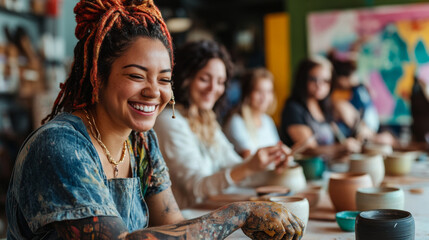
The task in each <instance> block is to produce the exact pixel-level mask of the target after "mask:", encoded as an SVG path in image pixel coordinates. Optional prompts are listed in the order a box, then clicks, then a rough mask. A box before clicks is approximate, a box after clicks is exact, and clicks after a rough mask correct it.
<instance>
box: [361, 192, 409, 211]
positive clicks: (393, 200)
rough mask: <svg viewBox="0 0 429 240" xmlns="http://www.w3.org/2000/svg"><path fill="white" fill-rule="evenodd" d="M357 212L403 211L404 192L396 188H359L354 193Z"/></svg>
mask: <svg viewBox="0 0 429 240" xmlns="http://www.w3.org/2000/svg"><path fill="white" fill-rule="evenodd" d="M356 207H357V210H358V211H367V210H374V209H399V210H403V209H404V191H402V189H400V188H396V187H371V188H359V189H358V190H357V192H356Z"/></svg>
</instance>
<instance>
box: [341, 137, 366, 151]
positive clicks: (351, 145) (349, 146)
mask: <svg viewBox="0 0 429 240" xmlns="http://www.w3.org/2000/svg"><path fill="white" fill-rule="evenodd" d="M343 146H344V147H345V148H346V150H347V151H348V152H352V153H359V152H361V151H362V143H361V142H360V141H359V140H357V139H356V138H347V139H346V140H345V141H344V143H343Z"/></svg>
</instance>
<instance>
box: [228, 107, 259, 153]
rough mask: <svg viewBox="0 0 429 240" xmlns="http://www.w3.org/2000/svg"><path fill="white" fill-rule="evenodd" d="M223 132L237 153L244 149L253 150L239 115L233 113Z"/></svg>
mask: <svg viewBox="0 0 429 240" xmlns="http://www.w3.org/2000/svg"><path fill="white" fill-rule="evenodd" d="M224 132H225V135H226V136H227V138H228V140H229V141H230V142H231V143H232V144H233V145H234V148H235V150H236V151H237V152H238V153H240V152H242V151H244V150H250V151H251V152H252V153H253V152H254V150H255V149H253V148H254V147H253V146H252V142H251V141H252V140H251V136H250V135H249V131H248V130H247V128H246V125H245V123H244V120H243V118H242V117H241V116H239V115H238V114H234V115H233V116H232V117H231V119H230V121H229V122H228V123H227V125H226V126H225V128H224Z"/></svg>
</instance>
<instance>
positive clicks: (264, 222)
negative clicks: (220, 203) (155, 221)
mask: <svg viewBox="0 0 429 240" xmlns="http://www.w3.org/2000/svg"><path fill="white" fill-rule="evenodd" d="M284 213H286V214H287V215H282V214H284ZM276 223H280V224H276ZM54 225H55V228H56V230H57V231H58V233H59V235H60V236H61V237H62V238H64V239H84V240H86V239H88V240H89V239H102V240H104V239H106V240H107V239H109V240H110V239H123V240H124V239H126V240H134V239H224V238H226V237H227V236H228V235H230V234H231V233H232V232H234V231H235V230H237V229H239V228H241V227H242V228H243V231H244V232H245V233H246V235H248V236H249V237H251V238H254V239H256V238H259V239H270V238H272V237H275V239H281V238H282V237H283V239H300V238H301V237H302V231H303V229H304V226H303V224H302V222H300V221H299V220H296V219H295V217H294V216H292V215H291V214H290V213H288V212H287V211H286V212H285V211H284V210H281V207H279V206H278V205H277V206H276V205H272V204H268V203H262V202H240V203H234V204H229V205H226V206H224V207H222V208H219V209H217V210H215V211H213V212H211V213H209V214H207V215H204V216H202V217H199V218H195V219H191V220H186V221H183V222H181V223H178V224H174V225H166V226H160V227H153V228H147V229H141V230H138V231H135V232H132V233H128V232H127V228H126V226H125V224H124V223H123V222H122V220H121V219H120V218H118V217H91V218H85V219H80V220H71V221H62V222H57V223H55V224H54ZM278 237H280V238H278Z"/></svg>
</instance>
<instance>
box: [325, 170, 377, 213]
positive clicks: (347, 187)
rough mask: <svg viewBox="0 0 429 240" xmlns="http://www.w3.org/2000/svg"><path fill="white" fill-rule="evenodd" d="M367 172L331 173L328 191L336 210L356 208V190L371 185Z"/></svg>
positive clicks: (353, 209)
mask: <svg viewBox="0 0 429 240" xmlns="http://www.w3.org/2000/svg"><path fill="white" fill-rule="evenodd" d="M372 186H373V183H372V180H371V177H370V176H369V174H367V173H350V172H347V173H332V174H331V176H330V177H329V183H328V193H329V197H330V198H331V202H332V204H333V205H334V208H335V210H336V211H337V212H340V211H346V210H348V211H355V210H356V191H357V190H358V189H359V188H366V187H372Z"/></svg>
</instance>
